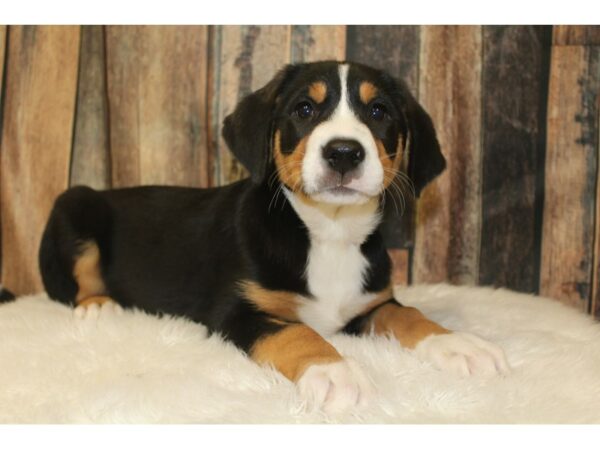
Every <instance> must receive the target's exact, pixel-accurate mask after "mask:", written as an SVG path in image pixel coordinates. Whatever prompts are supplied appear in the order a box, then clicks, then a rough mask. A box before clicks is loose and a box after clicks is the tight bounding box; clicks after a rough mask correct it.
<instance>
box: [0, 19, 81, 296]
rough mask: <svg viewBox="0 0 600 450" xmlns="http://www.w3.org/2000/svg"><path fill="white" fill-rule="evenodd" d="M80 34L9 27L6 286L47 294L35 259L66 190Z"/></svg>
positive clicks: (0, 162) (2, 193)
mask: <svg viewBox="0 0 600 450" xmlns="http://www.w3.org/2000/svg"><path fill="white" fill-rule="evenodd" d="M79 33H80V28H79V27H76V26H68V27H67V26H65V27H63V26H60V27H55V26H39V27H34V26H26V27H22V26H14V27H13V26H11V28H10V42H9V48H8V62H7V64H8V66H7V71H6V83H7V85H6V98H5V105H4V124H3V133H2V152H1V155H0V166H1V171H2V179H1V180H0V184H1V186H0V197H1V207H2V236H3V246H2V260H3V261H4V263H3V265H2V281H3V283H5V284H6V285H7V286H10V287H11V289H12V290H14V291H15V293H18V294H26V293H33V292H37V291H39V290H41V289H42V284H41V280H40V277H39V274H38V264H37V253H38V247H39V242H40V238H41V234H42V230H43V227H44V225H45V223H46V220H47V218H48V214H49V212H50V208H51V206H52V204H53V202H54V199H55V197H56V196H57V195H58V194H59V193H60V192H61V191H62V190H64V189H65V188H66V187H67V186H68V181H69V159H70V153H71V140H72V135H73V118H74V111H75V96H76V89H77V67H78V54H79Z"/></svg>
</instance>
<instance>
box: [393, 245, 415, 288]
mask: <svg viewBox="0 0 600 450" xmlns="http://www.w3.org/2000/svg"><path fill="white" fill-rule="evenodd" d="M388 254H389V255H390V259H391V260H392V283H393V284H394V286H395V285H401V286H407V285H408V284H409V273H410V270H409V265H410V254H409V251H408V249H405V248H391V249H389V250H388Z"/></svg>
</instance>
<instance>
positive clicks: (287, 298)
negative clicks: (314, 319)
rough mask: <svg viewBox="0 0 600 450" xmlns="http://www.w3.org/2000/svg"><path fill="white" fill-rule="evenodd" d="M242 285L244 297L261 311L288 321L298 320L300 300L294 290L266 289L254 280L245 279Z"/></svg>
mask: <svg viewBox="0 0 600 450" xmlns="http://www.w3.org/2000/svg"><path fill="white" fill-rule="evenodd" d="M240 287H241V291H242V295H243V296H244V298H245V299H247V300H248V301H250V302H251V303H252V304H253V305H254V306H255V307H256V308H257V309H259V310H260V311H263V312H265V313H267V314H270V315H272V316H275V317H277V318H280V319H284V320H287V321H292V322H295V321H298V315H297V310H298V306H299V301H298V298H297V295H296V294H294V293H293V292H288V291H273V290H270V289H265V288H263V287H262V286H260V285H259V284H258V283H255V282H252V281H243V282H241V283H240Z"/></svg>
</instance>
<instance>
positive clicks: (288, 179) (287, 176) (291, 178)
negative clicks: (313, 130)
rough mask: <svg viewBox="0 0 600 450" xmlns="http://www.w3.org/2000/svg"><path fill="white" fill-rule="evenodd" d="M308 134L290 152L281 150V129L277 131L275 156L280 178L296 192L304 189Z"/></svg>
mask: <svg viewBox="0 0 600 450" xmlns="http://www.w3.org/2000/svg"><path fill="white" fill-rule="evenodd" d="M307 141H308V136H306V137H304V138H302V140H300V142H299V143H298V145H297V146H296V148H295V149H294V151H293V152H292V153H289V154H285V155H284V154H283V153H282V152H281V131H280V130H277V131H276V132H275V138H274V146H273V157H274V159H275V166H276V167H277V175H278V176H279V179H280V180H281V181H282V182H283V183H285V184H286V185H287V186H289V187H290V188H291V189H292V191H294V192H296V191H299V190H301V189H302V162H303V160H304V154H305V153H306V142H307Z"/></svg>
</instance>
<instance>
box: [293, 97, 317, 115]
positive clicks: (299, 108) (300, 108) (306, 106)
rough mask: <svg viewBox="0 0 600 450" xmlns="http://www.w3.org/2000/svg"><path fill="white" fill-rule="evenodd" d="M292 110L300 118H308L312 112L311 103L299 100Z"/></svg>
mask: <svg viewBox="0 0 600 450" xmlns="http://www.w3.org/2000/svg"><path fill="white" fill-rule="evenodd" d="M294 112H295V113H296V114H297V115H298V117H300V118H301V119H308V118H309V117H311V116H312V115H313V113H314V109H313V105H311V104H310V102H306V101H304V102H300V103H298V104H297V105H296V108H295V109H294Z"/></svg>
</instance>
